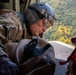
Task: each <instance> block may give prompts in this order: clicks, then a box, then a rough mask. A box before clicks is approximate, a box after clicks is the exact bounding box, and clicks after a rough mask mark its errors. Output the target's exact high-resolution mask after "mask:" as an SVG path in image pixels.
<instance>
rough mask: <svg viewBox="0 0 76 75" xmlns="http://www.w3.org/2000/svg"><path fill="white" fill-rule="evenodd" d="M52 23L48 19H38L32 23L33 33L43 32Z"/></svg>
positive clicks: (36, 34) (35, 34)
mask: <svg viewBox="0 0 76 75" xmlns="http://www.w3.org/2000/svg"><path fill="white" fill-rule="evenodd" d="M49 26H50V25H49V24H48V21H47V22H46V19H41V20H38V21H37V22H36V23H35V24H32V25H30V30H31V33H32V35H34V36H37V37H38V36H39V35H41V34H43V33H44V32H45V31H46V29H47V28H48V27H49Z"/></svg>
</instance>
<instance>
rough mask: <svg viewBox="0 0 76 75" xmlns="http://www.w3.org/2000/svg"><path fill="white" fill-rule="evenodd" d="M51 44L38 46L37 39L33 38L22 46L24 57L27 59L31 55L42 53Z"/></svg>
mask: <svg viewBox="0 0 76 75" xmlns="http://www.w3.org/2000/svg"><path fill="white" fill-rule="evenodd" d="M50 46H51V45H50V44H47V45H46V46H45V47H44V48H40V47H39V46H38V39H33V40H32V41H30V42H29V44H27V45H26V46H25V47H24V59H23V62H25V61H27V60H28V59H29V58H31V57H35V56H39V55H42V54H43V53H44V52H45V51H46V50H47V49H48V48H49V47H50Z"/></svg>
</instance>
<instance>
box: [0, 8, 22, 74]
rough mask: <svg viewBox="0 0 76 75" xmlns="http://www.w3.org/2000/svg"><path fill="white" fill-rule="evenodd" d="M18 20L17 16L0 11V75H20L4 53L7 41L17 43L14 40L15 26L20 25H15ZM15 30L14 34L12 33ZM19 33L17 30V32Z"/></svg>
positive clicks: (9, 12)
mask: <svg viewBox="0 0 76 75" xmlns="http://www.w3.org/2000/svg"><path fill="white" fill-rule="evenodd" d="M16 18H18V16H17V14H16V13H15V12H14V11H11V10H6V9H3V10H0V75H20V74H21V73H20V71H19V68H18V66H17V64H16V63H14V62H12V60H11V59H10V58H9V56H8V54H7V53H6V52H7V51H6V49H7V48H6V47H5V46H4V44H6V43H7V42H8V41H17V40H18V39H19V38H16V37H15V36H17V34H18V32H17V30H18V28H17V25H19V24H20V23H19V22H18V23H15V22H16V21H17V20H19V18H18V19H17V20H15V19H16ZM14 21H15V22H14ZM13 30H14V31H15V30H16V32H17V33H16V32H15V34H13V32H14V31H13ZM18 31H19V30H18Z"/></svg>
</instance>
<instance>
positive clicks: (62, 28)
mask: <svg viewBox="0 0 76 75" xmlns="http://www.w3.org/2000/svg"><path fill="white" fill-rule="evenodd" d="M42 1H45V2H46V3H48V4H49V5H50V6H51V7H52V8H53V10H54V12H55V16H56V19H57V21H56V24H55V26H53V27H52V28H50V29H48V30H47V31H46V32H45V34H44V38H45V39H47V40H49V41H50V40H56V41H62V42H65V43H67V44H71V41H70V39H71V38H72V37H73V36H75V35H76V1H75V0H42Z"/></svg>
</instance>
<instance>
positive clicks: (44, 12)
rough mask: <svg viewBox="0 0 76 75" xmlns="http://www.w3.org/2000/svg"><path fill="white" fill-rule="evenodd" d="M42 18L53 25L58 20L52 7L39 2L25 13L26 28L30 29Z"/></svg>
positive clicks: (29, 7)
mask: <svg viewBox="0 0 76 75" xmlns="http://www.w3.org/2000/svg"><path fill="white" fill-rule="evenodd" d="M42 18H46V19H48V21H49V22H50V24H51V25H53V24H54V22H55V20H56V18H55V14H54V11H53V9H52V7H51V6H50V5H48V4H47V3H44V2H37V3H34V4H31V5H29V6H28V8H27V9H26V10H25V11H24V21H25V24H26V28H29V26H30V25H31V24H33V23H35V22H36V21H37V20H39V19H42Z"/></svg>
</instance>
